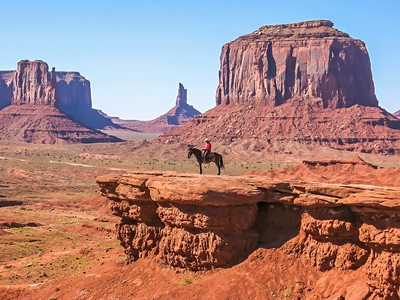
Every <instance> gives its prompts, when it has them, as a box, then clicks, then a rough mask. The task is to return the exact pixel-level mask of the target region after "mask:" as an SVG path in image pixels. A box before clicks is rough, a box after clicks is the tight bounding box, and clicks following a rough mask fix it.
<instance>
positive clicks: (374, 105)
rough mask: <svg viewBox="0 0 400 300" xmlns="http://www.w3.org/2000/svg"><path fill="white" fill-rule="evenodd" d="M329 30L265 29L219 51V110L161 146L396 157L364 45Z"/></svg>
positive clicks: (397, 125)
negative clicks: (326, 150)
mask: <svg viewBox="0 0 400 300" xmlns="http://www.w3.org/2000/svg"><path fill="white" fill-rule="evenodd" d="M332 26H333V23H332V22H330V21H310V22H302V23H295V24H285V25H275V26H264V27H261V28H260V29H259V30H257V31H255V32H253V33H251V34H248V35H245V36H242V37H239V38H238V39H236V40H235V41H233V42H230V43H228V44H226V45H224V46H223V47H222V54H221V67H220V72H219V75H220V76H219V79H220V80H219V85H218V88H217V93H216V101H217V106H216V107H215V108H214V109H211V110H209V111H207V112H206V113H205V114H203V115H201V116H198V117H195V118H194V119H193V120H192V121H190V122H189V123H187V124H184V125H182V126H181V127H180V128H178V129H177V130H175V131H171V132H169V133H168V134H166V135H164V136H162V137H160V139H159V142H161V143H165V142H171V143H176V142H182V143H183V142H185V143H191V144H197V143H198V137H199V136H208V137H209V138H212V140H213V141H214V142H221V143H223V144H225V145H230V146H232V145H233V144H234V143H238V144H240V142H242V141H246V142H249V143H257V144H258V145H259V146H257V147H256V149H271V148H272V146H276V147H278V146H277V145H282V147H281V148H285V147H286V145H287V144H288V143H300V144H309V145H315V146H328V147H331V148H334V149H339V150H348V151H361V152H374V153H400V122H399V119H397V118H395V117H394V116H393V115H392V114H390V113H388V112H386V111H385V110H383V109H382V108H380V107H378V101H377V99H376V96H375V92H374V83H373V80H372V75H371V69H370V62H369V57H368V52H367V50H366V47H365V45H364V43H363V42H362V41H360V40H356V39H353V38H351V37H350V36H349V35H348V34H346V33H343V32H341V31H339V30H337V29H334V28H332ZM276 151H283V149H277V150H276Z"/></svg>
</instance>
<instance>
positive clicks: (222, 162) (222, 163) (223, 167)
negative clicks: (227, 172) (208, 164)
mask: <svg viewBox="0 0 400 300" xmlns="http://www.w3.org/2000/svg"><path fill="white" fill-rule="evenodd" d="M219 157H220V162H221V168H222V169H225V166H224V161H223V160H222V155H221V154H220V155H219Z"/></svg>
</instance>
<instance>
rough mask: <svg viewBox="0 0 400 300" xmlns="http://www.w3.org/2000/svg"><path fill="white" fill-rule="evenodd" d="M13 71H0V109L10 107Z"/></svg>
mask: <svg viewBox="0 0 400 300" xmlns="http://www.w3.org/2000/svg"><path fill="white" fill-rule="evenodd" d="M14 74H15V71H0V109H2V108H4V107H6V106H8V105H11V99H12V96H13V89H14Z"/></svg>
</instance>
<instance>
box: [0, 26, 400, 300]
mask: <svg viewBox="0 0 400 300" xmlns="http://www.w3.org/2000/svg"><path fill="white" fill-rule="evenodd" d="M216 72H217V70H216ZM177 86H178V91H177V97H176V100H175V105H174V106H173V104H174V99H171V107H172V108H171V109H170V110H169V111H167V112H166V113H165V114H163V115H161V116H160V117H158V118H155V119H153V120H150V121H139V120H124V119H121V118H119V117H117V116H108V115H107V112H102V111H100V110H96V109H94V108H93V107H92V96H91V86H90V82H89V80H88V79H86V78H85V77H84V76H83V75H81V74H80V73H79V72H77V71H74V72H70V71H59V70H57V69H56V68H52V69H50V68H49V66H48V64H47V63H46V62H44V61H41V60H36V61H29V60H21V61H20V62H18V64H17V67H16V70H7V71H0V178H1V181H0V211H1V213H0V253H1V256H0V299H10V300H11V299H46V300H48V299H53V300H61V299H82V300H83V299H113V300H116V299H332V300H339V299H341V300H342V299H346V300H351V299H352V300H358V299H363V300H373V299H374V300H377V299H387V300H388V299H399V298H400V161H399V154H400V110H399V111H397V112H395V113H390V112H388V111H386V110H385V109H384V108H383V107H381V106H380V105H379V101H378V99H377V97H376V95H375V86H374V81H373V77H372V71H371V63H370V58H369V54H368V51H367V48H366V45H365V44H364V42H363V41H361V40H359V39H354V38H352V37H351V36H350V35H349V34H347V33H345V32H342V31H340V30H338V29H336V28H334V24H333V23H332V22H331V21H328V20H316V21H306V22H299V23H292V24H281V25H267V26H263V27H261V28H259V29H258V30H256V31H254V32H252V33H249V34H246V35H243V36H240V37H238V38H237V39H235V40H233V41H231V42H229V43H227V44H225V45H223V46H222V51H221V56H220V69H219V82H218V85H217V86H216V93H215V99H216V102H215V107H213V108H211V109H210V110H208V111H206V112H204V113H201V112H200V111H199V110H197V109H196V108H195V107H193V106H192V105H190V104H189V102H190V97H189V96H188V91H187V89H186V88H185V87H184V85H183V84H182V83H179V84H178V83H177ZM399 106H400V105H399ZM399 108H400V107H399ZM205 138H208V139H210V140H211V142H212V145H213V150H212V151H216V152H218V153H219V154H221V155H222V157H223V165H224V168H222V175H220V176H218V175H216V174H217V168H216V166H215V164H214V163H211V164H203V174H202V175H200V174H199V165H198V162H197V161H196V159H195V158H194V157H193V156H192V157H188V147H196V148H199V149H200V150H201V149H202V147H203V144H204V139H205Z"/></svg>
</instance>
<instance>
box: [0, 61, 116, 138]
mask: <svg viewBox="0 0 400 300" xmlns="http://www.w3.org/2000/svg"><path fill="white" fill-rule="evenodd" d="M91 105H92V103H91V96H90V84H89V81H87V80H86V79H85V78H84V77H82V76H80V74H79V73H77V72H56V71H55V69H54V68H53V69H52V71H51V72H49V67H48V65H47V63H45V62H43V61H40V60H36V61H28V60H22V61H20V62H19V63H18V68H17V70H16V71H1V72H0V109H1V110H0V141H1V142H2V143H12V142H30V143H92V142H118V141H121V139H118V138H116V137H113V136H108V135H106V134H104V133H102V132H100V131H97V130H94V128H103V127H105V126H109V125H114V126H116V125H115V124H113V123H112V122H111V121H110V120H109V119H108V118H105V117H103V116H101V115H100V114H99V113H98V112H97V111H95V110H93V109H92V108H91ZM77 122H78V123H79V124H78V123H77ZM81 124H84V125H86V126H87V127H90V128H91V129H89V128H87V127H85V126H83V125H81Z"/></svg>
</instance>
